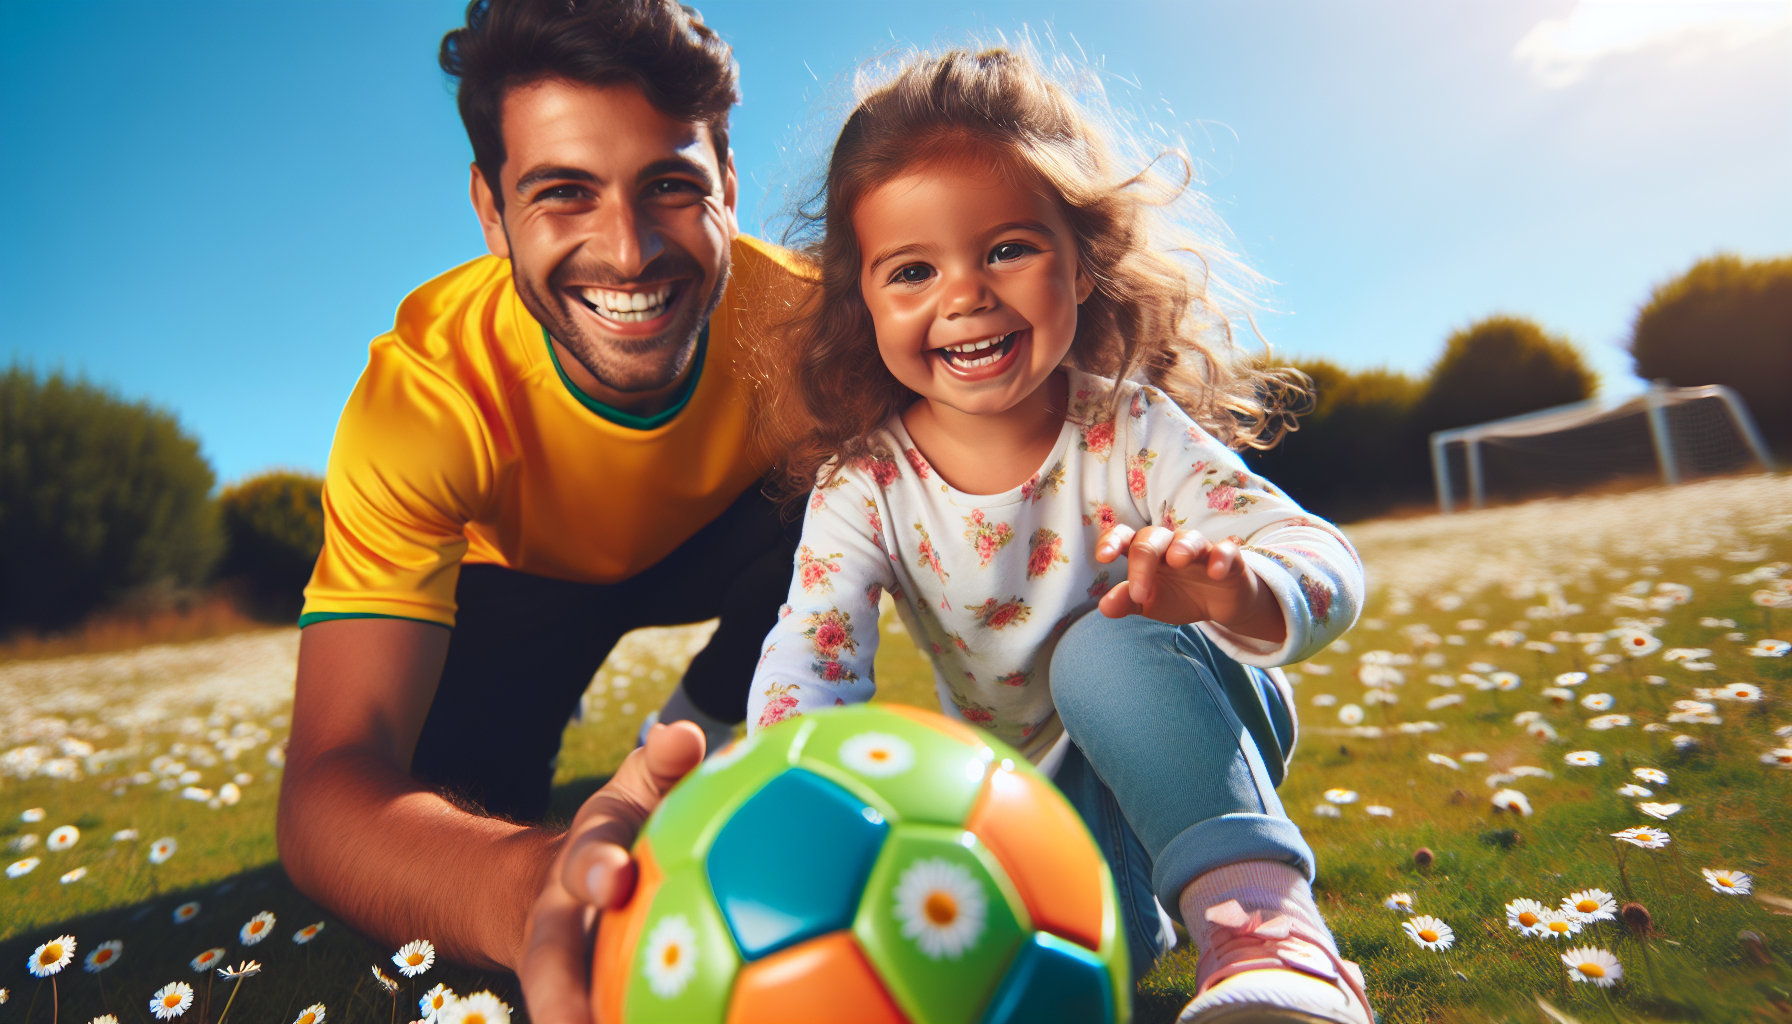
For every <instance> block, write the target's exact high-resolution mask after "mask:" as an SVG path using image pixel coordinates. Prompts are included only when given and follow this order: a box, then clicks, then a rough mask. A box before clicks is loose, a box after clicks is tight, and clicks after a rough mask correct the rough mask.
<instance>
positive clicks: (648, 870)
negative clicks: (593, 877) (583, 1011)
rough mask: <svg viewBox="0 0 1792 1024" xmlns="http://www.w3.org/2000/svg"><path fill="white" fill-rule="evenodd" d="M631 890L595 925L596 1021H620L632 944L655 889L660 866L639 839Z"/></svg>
mask: <svg viewBox="0 0 1792 1024" xmlns="http://www.w3.org/2000/svg"><path fill="white" fill-rule="evenodd" d="M634 857H635V892H634V895H632V896H630V897H629V900H628V902H627V903H625V904H623V905H622V907H621V908H619V909H617V910H608V911H605V912H604V914H603V918H602V920H600V921H599V922H598V926H597V951H596V953H595V954H594V955H593V956H592V960H591V1015H592V1016H593V1017H595V1018H596V1019H597V1024H621V1022H622V997H623V996H624V995H625V994H627V992H628V978H629V965H630V962H631V961H632V960H633V959H634V952H635V945H636V943H638V942H640V941H641V928H642V926H643V925H644V924H645V923H646V920H647V909H648V908H649V907H651V906H653V897H654V894H655V893H657V892H659V888H660V881H661V880H662V879H663V878H664V877H665V876H663V875H661V874H660V866H659V863H658V862H657V861H655V860H654V859H653V847H652V845H651V844H649V843H648V841H647V840H645V839H643V840H641V842H640V844H639V845H637V846H636V847H635V851H634Z"/></svg>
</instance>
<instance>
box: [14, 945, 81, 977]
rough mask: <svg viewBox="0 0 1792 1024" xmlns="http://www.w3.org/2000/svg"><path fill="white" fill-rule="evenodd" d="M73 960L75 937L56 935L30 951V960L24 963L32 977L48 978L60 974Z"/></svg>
mask: <svg viewBox="0 0 1792 1024" xmlns="http://www.w3.org/2000/svg"><path fill="white" fill-rule="evenodd" d="M74 958H75V937H74V936H73V935H58V936H57V937H55V938H53V939H51V940H50V941H48V942H46V943H44V944H43V945H41V946H39V947H37V948H36V949H34V950H32V951H31V959H29V960H27V961H25V967H26V969H28V970H29V971H30V972H31V974H32V976H33V977H37V978H48V977H49V976H50V975H52V974H60V973H61V972H62V969H63V968H64V967H67V966H68V962H69V961H70V960H73V959H74Z"/></svg>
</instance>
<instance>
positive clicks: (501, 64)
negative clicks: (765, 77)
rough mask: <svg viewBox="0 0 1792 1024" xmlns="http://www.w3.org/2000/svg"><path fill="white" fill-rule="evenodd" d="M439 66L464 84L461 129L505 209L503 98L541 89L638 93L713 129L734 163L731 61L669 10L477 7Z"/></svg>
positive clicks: (719, 44)
mask: <svg viewBox="0 0 1792 1024" xmlns="http://www.w3.org/2000/svg"><path fill="white" fill-rule="evenodd" d="M440 61H441V65H442V70H443V71H446V72H447V73H448V74H449V75H452V76H453V77H455V78H458V79H459V80H460V93H459V99H460V119H461V122H462V123H463V124H465V125H466V128H467V139H468V140H469V141H470V142H472V144H473V160H474V162H475V163H477V164H478V165H479V172H480V173H481V174H483V175H484V176H485V181H486V184H487V185H489V186H491V190H492V195H493V197H494V198H495V199H496V200H497V202H498V205H499V208H500V209H502V208H503V190H502V189H501V188H499V186H498V172H499V170H500V169H501V168H502V167H503V166H504V131H503V111H504V96H505V94H506V93H507V92H509V90H511V89H514V88H516V87H518V86H522V85H528V84H530V83H532V82H538V81H541V80H543V79H553V78H558V79H565V80H566V81H569V82H584V83H588V84H591V85H613V84H615V83H618V82H629V83H633V84H634V85H636V86H638V87H639V88H640V90H641V92H642V93H643V94H645V95H646V97H647V100H648V102H649V103H652V104H653V105H654V107H655V108H656V109H658V110H660V111H662V112H664V113H666V114H668V115H670V116H672V117H677V118H682V119H685V120H688V121H692V122H699V123H702V124H705V125H707V126H708V127H709V133H710V137H711V138H712V139H713V140H714V142H715V147H716V158H717V160H718V161H720V162H723V163H726V162H727V159H728V111H729V109H730V108H731V107H733V106H734V104H735V103H737V102H739V101H740V93H739V90H738V87H737V82H738V75H737V70H736V68H735V64H734V54H733V51H732V50H731V49H730V47H729V46H728V44H727V43H725V42H723V41H722V38H721V37H720V36H718V35H716V33H715V31H714V30H713V29H711V28H710V27H709V26H707V25H705V24H703V16H702V15H701V14H698V13H697V11H696V10H695V9H694V8H691V7H687V6H684V5H683V4H679V3H674V2H672V0H472V2H471V3H469V4H468V5H467V23H466V25H465V26H464V27H462V28H457V29H455V30H454V31H452V32H449V33H448V34H447V35H445V36H443V37H442V49H441V55H440Z"/></svg>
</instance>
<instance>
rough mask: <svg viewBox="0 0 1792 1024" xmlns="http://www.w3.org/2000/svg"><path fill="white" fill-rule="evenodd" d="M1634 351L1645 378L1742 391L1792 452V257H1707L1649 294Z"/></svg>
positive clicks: (1763, 424)
mask: <svg viewBox="0 0 1792 1024" xmlns="http://www.w3.org/2000/svg"><path fill="white" fill-rule="evenodd" d="M1630 354H1631V358H1632V359H1633V360H1635V365H1636V374H1637V376H1639V377H1642V378H1643V379H1645V380H1666V381H1667V382H1668V383H1670V384H1674V385H1676V386H1679V387H1690V386H1696V385H1701V384H1727V385H1729V386H1730V387H1732V388H1735V389H1736V392H1737V394H1739V395H1741V396H1742V399H1743V401H1745V402H1747V403H1748V408H1749V411H1750V412H1751V413H1753V414H1754V417H1755V422H1756V423H1757V424H1758V425H1759V426H1760V428H1761V432H1762V433H1764V434H1766V435H1767V437H1768V440H1769V442H1770V443H1772V444H1773V445H1774V447H1775V448H1778V449H1779V450H1780V451H1782V452H1788V453H1792V397H1789V396H1792V257H1784V258H1781V259H1777V260H1756V261H1746V260H1743V259H1740V258H1738V257H1736V256H1729V255H1724V256H1713V257H1712V258H1710V259H1706V260H1700V261H1699V262H1698V263H1696V264H1694V265H1693V267H1692V269H1691V270H1688V271H1687V272H1686V273H1684V274H1682V275H1680V276H1679V277H1676V278H1674V279H1673V280H1672V281H1669V282H1667V283H1666V284H1663V285H1660V286H1658V287H1657V288H1656V289H1655V291H1654V293H1653V294H1652V295H1651V296H1650V297H1649V302H1648V304H1647V305H1645V306H1644V307H1643V308H1642V310H1641V311H1640V312H1639V313H1638V314H1637V318H1636V323H1635V325H1634V326H1633V327H1632V329H1631V340H1630Z"/></svg>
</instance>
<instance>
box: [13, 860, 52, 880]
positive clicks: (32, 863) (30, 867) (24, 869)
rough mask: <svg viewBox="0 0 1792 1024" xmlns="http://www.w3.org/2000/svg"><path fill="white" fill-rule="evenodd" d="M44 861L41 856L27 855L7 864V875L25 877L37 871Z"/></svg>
mask: <svg viewBox="0 0 1792 1024" xmlns="http://www.w3.org/2000/svg"><path fill="white" fill-rule="evenodd" d="M42 863H43V858H41V857H26V858H25V859H24V860H15V861H13V862H12V863H11V864H8V865H6V877H8V878H23V877H25V876H26V875H29V874H30V873H31V872H33V871H36V870H37V866H38V865H39V864H42Z"/></svg>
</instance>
